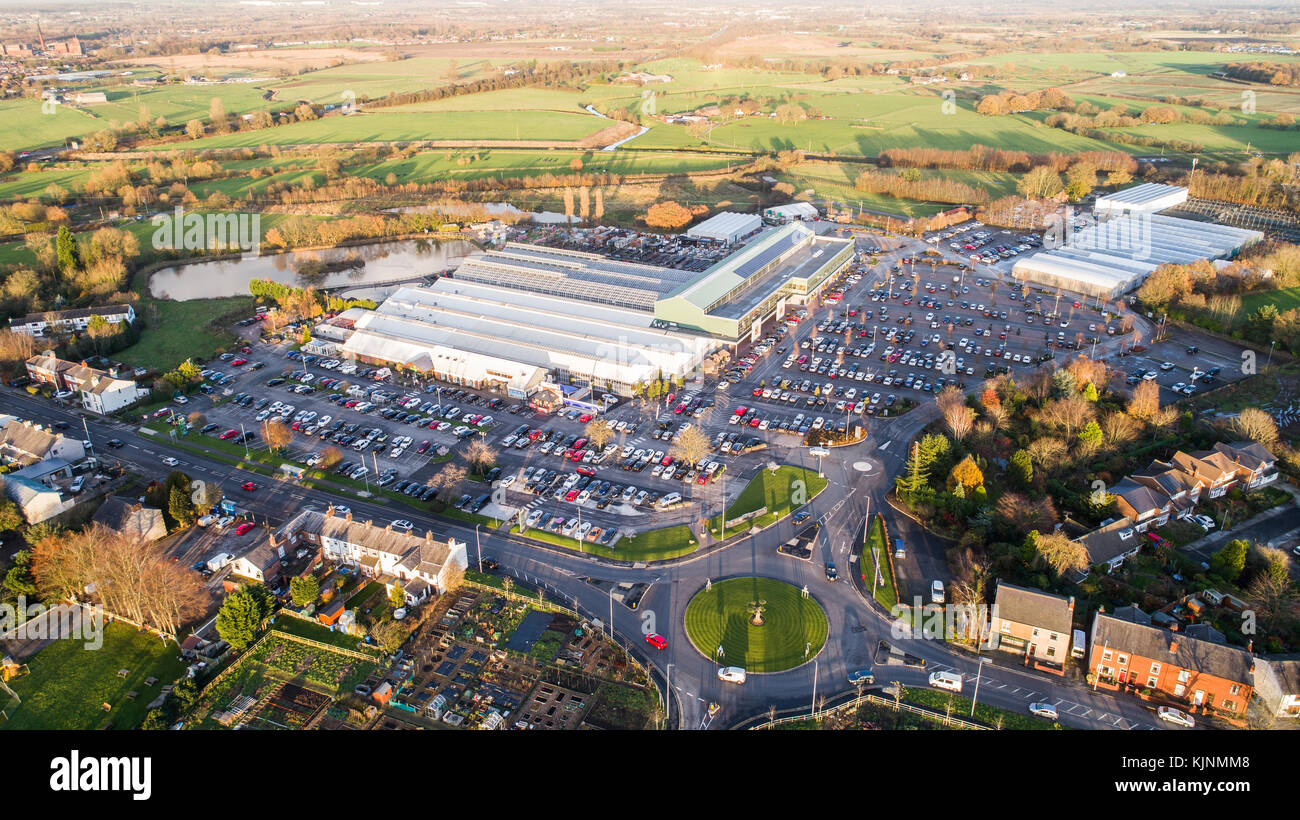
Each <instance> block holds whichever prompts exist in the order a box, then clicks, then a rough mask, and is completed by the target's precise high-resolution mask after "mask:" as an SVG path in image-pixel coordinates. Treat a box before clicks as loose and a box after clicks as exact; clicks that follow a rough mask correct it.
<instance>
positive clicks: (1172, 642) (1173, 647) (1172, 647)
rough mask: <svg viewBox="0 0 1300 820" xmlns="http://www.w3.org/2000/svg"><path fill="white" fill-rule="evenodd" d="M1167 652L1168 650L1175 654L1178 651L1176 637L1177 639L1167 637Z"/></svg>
mask: <svg viewBox="0 0 1300 820" xmlns="http://www.w3.org/2000/svg"><path fill="white" fill-rule="evenodd" d="M1169 652H1170V654H1177V652H1178V639H1177V638H1170V639H1169Z"/></svg>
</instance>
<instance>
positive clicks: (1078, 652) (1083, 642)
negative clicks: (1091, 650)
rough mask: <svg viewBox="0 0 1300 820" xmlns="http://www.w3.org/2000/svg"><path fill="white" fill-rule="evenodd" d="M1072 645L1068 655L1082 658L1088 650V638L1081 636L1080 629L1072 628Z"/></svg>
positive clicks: (1081, 631)
mask: <svg viewBox="0 0 1300 820" xmlns="http://www.w3.org/2000/svg"><path fill="white" fill-rule="evenodd" d="M1073 642H1074V645H1073V646H1071V647H1070V655H1071V657H1075V658H1082V657H1083V656H1084V655H1085V654H1087V652H1088V639H1087V638H1085V637H1084V636H1083V630H1082V629H1076V630H1074V636H1073Z"/></svg>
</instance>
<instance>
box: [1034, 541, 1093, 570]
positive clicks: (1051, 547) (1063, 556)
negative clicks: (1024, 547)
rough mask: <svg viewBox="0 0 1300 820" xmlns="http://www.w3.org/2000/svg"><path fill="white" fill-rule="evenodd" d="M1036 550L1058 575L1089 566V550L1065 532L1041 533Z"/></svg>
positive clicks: (1035, 545) (1035, 544) (1035, 542)
mask: <svg viewBox="0 0 1300 820" xmlns="http://www.w3.org/2000/svg"><path fill="white" fill-rule="evenodd" d="M1034 548H1035V549H1036V550H1037V551H1038V554H1039V555H1040V556H1042V558H1043V560H1044V561H1046V562H1047V564H1048V566H1050V567H1051V568H1052V570H1053V571H1054V572H1055V573H1056V574H1057V575H1062V574H1064V573H1066V572H1069V571H1070V570H1076V569H1085V568H1087V566H1088V550H1087V549H1086V548H1085V547H1084V546H1083V544H1081V543H1079V542H1078V541H1072V540H1071V539H1070V537H1069V536H1067V535H1066V534H1065V533H1063V532H1052V533H1047V534H1043V533H1041V532H1040V533H1039V534H1038V537H1037V538H1035V539H1034Z"/></svg>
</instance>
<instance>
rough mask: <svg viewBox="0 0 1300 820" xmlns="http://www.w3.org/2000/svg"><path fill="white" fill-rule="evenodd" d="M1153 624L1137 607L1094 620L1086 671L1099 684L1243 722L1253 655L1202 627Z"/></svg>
mask: <svg viewBox="0 0 1300 820" xmlns="http://www.w3.org/2000/svg"><path fill="white" fill-rule="evenodd" d="M1197 627H1198V628H1197V629H1195V630H1190V629H1189V630H1186V631H1181V632H1178V631H1173V630H1169V629H1161V628H1160V627H1157V626H1153V625H1152V623H1151V618H1150V616H1148V615H1147V614H1146V613H1144V612H1142V610H1140V609H1137V608H1136V607H1124V608H1121V609H1119V610H1116V612H1115V613H1114V614H1113V615H1112V614H1107V613H1105V612H1098V613H1097V615H1096V616H1095V617H1094V618H1093V623H1092V636H1091V650H1090V652H1089V656H1088V668H1089V670H1090V671H1091V672H1092V674H1094V675H1096V676H1097V681H1098V683H1099V684H1100V685H1105V686H1108V687H1112V688H1129V689H1140V690H1149V691H1151V692H1152V693H1153V695H1155V696H1156V697H1157V698H1162V699H1164V700H1169V701H1174V702H1177V703H1179V704H1180V705H1181V706H1183V707H1184V708H1187V709H1190V710H1191V711H1200V712H1209V711H1211V710H1213V711H1214V712H1217V713H1219V714H1222V715H1225V716H1228V717H1234V718H1240V717H1241V716H1243V715H1244V714H1245V712H1246V707H1247V704H1249V703H1250V697H1251V694H1252V693H1253V692H1254V683H1253V681H1254V670H1255V667H1256V659H1255V656H1254V655H1252V654H1251V653H1250V651H1249V650H1248V649H1242V648H1240V647H1234V646H1229V645H1228V644H1227V643H1226V642H1225V641H1224V639H1223V636H1222V635H1221V634H1220V633H1218V632H1216V631H1215V630H1213V629H1212V628H1210V627H1209V626H1207V625H1204V624H1198V625H1197Z"/></svg>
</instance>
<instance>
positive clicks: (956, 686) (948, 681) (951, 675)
mask: <svg viewBox="0 0 1300 820" xmlns="http://www.w3.org/2000/svg"><path fill="white" fill-rule="evenodd" d="M930 685H931V686H933V687H935V688H936V689H947V690H948V691H950V692H960V691H961V674H960V673H959V672H931V673H930Z"/></svg>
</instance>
